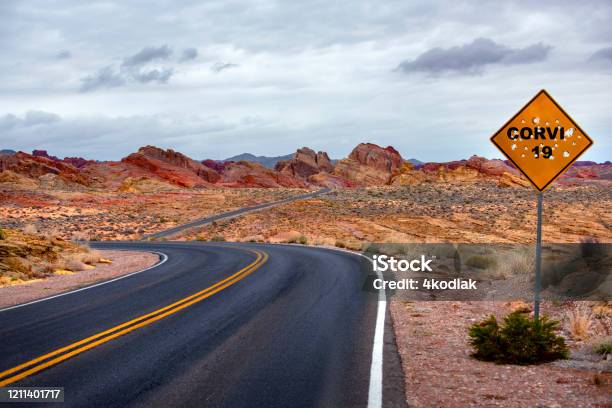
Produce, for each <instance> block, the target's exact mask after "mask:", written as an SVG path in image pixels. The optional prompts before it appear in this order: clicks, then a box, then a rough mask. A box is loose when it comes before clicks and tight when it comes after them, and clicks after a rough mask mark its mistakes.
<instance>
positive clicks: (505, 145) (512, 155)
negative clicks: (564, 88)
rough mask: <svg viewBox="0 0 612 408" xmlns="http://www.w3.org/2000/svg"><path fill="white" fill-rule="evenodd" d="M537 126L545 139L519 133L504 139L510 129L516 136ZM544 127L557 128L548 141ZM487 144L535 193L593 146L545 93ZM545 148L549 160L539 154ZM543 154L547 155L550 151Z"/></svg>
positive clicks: (531, 102)
mask: <svg viewBox="0 0 612 408" xmlns="http://www.w3.org/2000/svg"><path fill="white" fill-rule="evenodd" d="M538 126H539V127H542V128H544V130H545V133H544V136H545V138H546V139H545V140H543V139H541V138H539V139H535V138H534V137H532V138H531V139H528V140H525V139H523V138H521V137H520V134H519V137H518V138H517V139H515V140H511V139H510V138H509V137H508V129H510V128H512V127H515V128H518V130H519V133H520V130H521V129H522V128H524V127H530V128H532V130H535V128H536V127H538ZM547 127H549V128H550V129H551V131H553V130H554V128H555V127H558V128H559V130H558V131H557V137H556V139H555V140H550V139H549V134H548V133H547V132H546V128H547ZM561 127H563V128H564V132H565V138H564V139H560V130H561V129H560V128H561ZM491 141H492V142H493V143H494V144H495V145H496V146H497V147H498V148H499V149H500V150H501V151H502V153H503V154H504V155H505V156H506V157H507V158H508V159H509V160H510V161H511V162H512V163H514V165H515V166H516V167H517V168H518V169H519V170H520V171H521V172H522V173H523V174H524V175H525V176H526V177H527V178H528V179H529V181H531V183H532V184H533V185H534V187H535V188H537V189H538V190H539V191H543V190H545V189H546V188H548V187H549V186H550V185H551V184H552V182H553V181H554V180H555V179H556V178H557V177H559V176H561V175H562V174H563V173H564V172H565V171H566V170H567V169H568V168H569V167H570V165H571V164H572V163H573V162H574V161H576V160H577V159H578V157H580V155H581V154H582V153H584V152H585V151H586V150H587V149H588V148H589V147H590V146H591V145H592V144H593V141H592V140H591V139H590V138H589V137H588V136H587V134H586V133H584V131H583V130H582V129H581V128H580V127H579V126H578V125H577V124H576V123H575V122H574V121H573V120H572V118H571V117H570V116H569V115H568V114H567V113H565V111H564V110H563V109H562V108H561V106H559V105H558V104H557V103H556V102H555V100H554V99H553V98H552V97H551V96H550V95H549V94H548V93H547V92H546V91H545V90H541V91H540V92H539V93H538V94H537V95H536V96H534V97H533V98H532V99H531V101H529V102H528V103H527V105H525V107H523V108H522V109H521V110H520V111H519V112H518V113H517V114H516V115H514V116H513V117H512V119H510V120H509V121H508V122H507V123H506V124H505V125H504V126H502V128H501V129H499V130H498V131H497V132H496V133H495V134H494V135H493V136H492V137H491ZM536 146H539V151H540V154H539V157H535V154H534V152H533V151H532V149H534V148H535V147H536ZM545 146H549V147H550V148H551V149H552V154H551V156H550V157H549V158H545V157H544V155H543V154H542V149H543V148H544V147H545ZM547 151H548V152H549V153H550V150H547Z"/></svg>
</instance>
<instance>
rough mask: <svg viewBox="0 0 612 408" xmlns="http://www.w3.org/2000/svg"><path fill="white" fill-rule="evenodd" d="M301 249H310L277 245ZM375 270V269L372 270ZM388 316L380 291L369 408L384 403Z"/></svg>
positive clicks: (352, 252)
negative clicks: (384, 365)
mask: <svg viewBox="0 0 612 408" xmlns="http://www.w3.org/2000/svg"><path fill="white" fill-rule="evenodd" d="M277 245H290V246H299V247H305V246H306V247H308V246H307V245H301V244H277ZM310 248H321V249H328V250H330V251H337V252H344V253H347V254H352V255H357V256H362V257H364V258H365V259H367V260H368V261H370V262H373V261H372V260H371V259H370V258H368V257H367V256H365V255H364V254H362V253H360V252H356V251H349V250H346V249H341V248H334V247H328V246H310ZM372 269H374V268H372ZM376 275H377V276H378V278H379V279H383V276H382V273H380V271H378V270H377V271H376ZM386 314H387V295H386V294H385V290H384V289H380V290H379V291H378V310H377V312H376V327H375V329H374V340H373V342H372V343H373V345H372V364H371V365H370V387H369V389H368V408H381V407H382V403H383V386H382V383H383V351H384V345H385V316H386Z"/></svg>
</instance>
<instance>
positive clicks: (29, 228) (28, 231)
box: [23, 224, 38, 234]
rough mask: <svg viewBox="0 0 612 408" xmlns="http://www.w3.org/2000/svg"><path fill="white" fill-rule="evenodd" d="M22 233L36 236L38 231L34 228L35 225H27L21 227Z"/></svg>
mask: <svg viewBox="0 0 612 408" xmlns="http://www.w3.org/2000/svg"><path fill="white" fill-rule="evenodd" d="M23 233H24V234H38V229H37V228H36V225H34V224H27V225H26V226H24V227H23Z"/></svg>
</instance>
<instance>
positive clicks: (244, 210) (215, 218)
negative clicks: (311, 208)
mask: <svg viewBox="0 0 612 408" xmlns="http://www.w3.org/2000/svg"><path fill="white" fill-rule="evenodd" d="M330 191H331V189H329V188H322V189H320V190H317V191H313V192H310V193H305V194H299V195H296V196H293V197H288V198H284V199H282V200H277V201H270V202H267V203H262V204H258V205H254V206H251V207H243V208H239V209H237V210H233V211H227V212H224V213H220V214H215V215H211V216H209V217H205V218H200V219H197V220H194V221H191V222H188V223H186V224H181V225H177V226H176V227H172V228H169V229H166V230H163V231H160V232H156V233H154V234H149V235H146V236H145V237H144V239H151V238H168V237H171V236H173V235H175V234H177V233H179V232H182V231H185V230H188V229H191V228H196V227H201V226H203V225H206V224H210V223H212V222H214V221H221V220H227V219H230V218H235V217H239V216H241V215H244V214H248V213H251V212H255V211H260V210H263V209H266V208H271V207H276V206H278V205H282V204H288V203H290V202H293V201H298V200H307V199H309V198H314V197H317V196H320V195H321V194H325V193H329V192H330Z"/></svg>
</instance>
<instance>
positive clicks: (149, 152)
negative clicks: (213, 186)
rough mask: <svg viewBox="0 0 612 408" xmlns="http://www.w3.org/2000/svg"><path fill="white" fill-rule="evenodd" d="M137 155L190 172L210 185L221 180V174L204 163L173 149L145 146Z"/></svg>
mask: <svg viewBox="0 0 612 408" xmlns="http://www.w3.org/2000/svg"><path fill="white" fill-rule="evenodd" d="M136 154H142V155H144V156H146V157H149V158H153V159H157V160H160V161H163V162H165V163H168V164H170V165H173V166H176V167H180V168H183V169H187V170H190V171H192V172H194V173H195V174H197V175H198V176H199V177H201V178H202V179H204V180H206V181H208V182H210V183H214V182H215V181H217V180H219V179H220V178H221V177H220V176H219V174H218V173H217V172H216V171H214V170H213V169H211V168H210V167H207V166H204V165H203V164H202V163H200V162H197V161H195V160H193V159H191V158H189V157H187V156H185V155H184V154H182V153H179V152H175V151H174V150H172V149H168V150H164V149H160V148H159V147H155V146H145V147H141V148H140V149H138V153H136Z"/></svg>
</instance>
